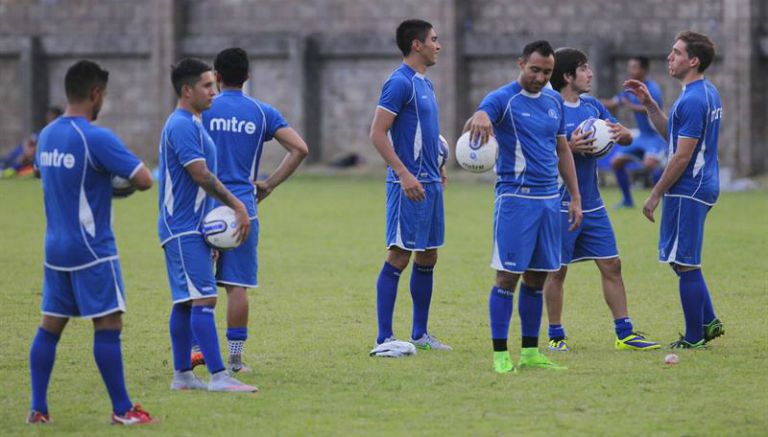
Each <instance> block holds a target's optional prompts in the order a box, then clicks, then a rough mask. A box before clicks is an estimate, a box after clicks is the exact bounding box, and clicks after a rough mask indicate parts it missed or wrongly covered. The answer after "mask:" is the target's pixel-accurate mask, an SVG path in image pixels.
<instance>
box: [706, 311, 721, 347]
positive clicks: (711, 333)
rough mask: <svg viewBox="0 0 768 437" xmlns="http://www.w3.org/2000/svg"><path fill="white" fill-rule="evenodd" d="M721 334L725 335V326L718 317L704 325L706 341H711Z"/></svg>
mask: <svg viewBox="0 0 768 437" xmlns="http://www.w3.org/2000/svg"><path fill="white" fill-rule="evenodd" d="M721 335H725V326H723V322H721V321H720V319H718V318H717V317H715V318H714V319H712V321H711V322H709V323H707V324H706V325H704V343H709V342H710V341H712V340H714V339H716V338H717V337H720V336H721Z"/></svg>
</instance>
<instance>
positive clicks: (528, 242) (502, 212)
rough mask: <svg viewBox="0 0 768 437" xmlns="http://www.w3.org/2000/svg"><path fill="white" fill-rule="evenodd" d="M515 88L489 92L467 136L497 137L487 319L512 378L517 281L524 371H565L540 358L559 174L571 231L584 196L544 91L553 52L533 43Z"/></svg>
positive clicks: (554, 251) (500, 365) (555, 250)
mask: <svg viewBox="0 0 768 437" xmlns="http://www.w3.org/2000/svg"><path fill="white" fill-rule="evenodd" d="M517 64H518V66H519V67H520V75H519V76H518V78H517V80H516V81H514V82H511V83H509V84H507V85H504V86H502V87H501V88H499V89H497V90H495V91H493V92H491V93H490V94H488V95H487V96H485V98H484V99H483V101H482V102H481V103H480V107H479V108H478V109H477V112H475V114H474V115H473V116H472V117H471V118H470V119H469V120H468V121H467V124H466V125H465V130H470V131H471V133H472V134H471V135H472V136H471V137H472V139H473V141H474V140H478V139H479V142H480V144H485V143H486V142H487V141H488V137H490V136H491V135H495V136H496V140H497V141H498V143H499V159H498V161H497V162H496V173H497V179H496V206H495V211H494V224H493V240H494V241H493V255H492V260H491V267H492V268H493V269H495V270H496V284H495V285H494V286H493V288H491V295H490V299H489V304H488V306H489V312H490V320H491V338H492V340H493V351H494V353H493V367H494V370H495V371H496V372H499V373H507V372H511V371H514V370H515V366H514V364H513V363H512V360H511V358H510V356H509V352H508V350H507V337H508V335H509V324H510V320H511V317H512V298H513V297H514V292H515V287H516V286H517V281H518V279H519V278H520V276H521V275H522V276H523V282H522V284H521V285H520V298H519V302H518V308H519V313H520V324H521V325H522V351H521V353H520V362H519V365H520V367H521V368H546V369H564V367H563V366H559V365H557V364H555V363H553V362H551V361H550V360H549V359H548V358H547V357H546V356H545V355H543V354H541V353H540V352H539V348H538V342H539V328H540V325H541V315H542V309H543V304H544V300H543V296H542V289H543V287H544V281H545V279H546V277H547V272H552V271H557V270H559V269H560V246H561V243H560V239H561V232H560V208H559V206H560V193H559V192H558V171H559V174H560V175H561V176H562V178H563V180H564V181H565V185H566V187H567V189H568V191H569V192H570V193H571V198H572V201H571V202H570V204H569V205H568V221H569V223H570V227H569V229H568V230H569V231H573V230H574V229H576V228H577V227H578V226H579V224H580V223H581V194H580V192H579V186H578V184H577V181H576V171H575V169H574V165H573V155H572V153H571V150H570V148H569V147H568V142H567V140H566V136H565V134H566V130H565V121H564V118H563V98H562V97H560V94H558V93H557V92H556V91H553V90H552V89H549V88H546V85H547V82H548V81H549V79H550V77H551V76H552V70H553V69H554V67H555V57H554V51H553V50H552V46H551V45H550V44H549V43H548V42H547V41H534V42H532V43H529V44H528V45H526V46H525V48H524V49H523V54H522V55H521V56H520V58H518V60H517Z"/></svg>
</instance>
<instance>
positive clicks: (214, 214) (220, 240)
mask: <svg viewBox="0 0 768 437" xmlns="http://www.w3.org/2000/svg"><path fill="white" fill-rule="evenodd" d="M235 231H237V219H236V218H235V211H234V210H233V209H232V208H230V207H228V206H219V207H217V208H214V209H212V210H211V211H210V212H209V213H208V214H206V215H205V218H204V219H203V237H204V238H205V241H206V243H208V245H209V246H211V247H214V248H216V249H219V250H229V249H234V248H235V247H237V246H239V245H240V243H239V242H238V241H237V238H235Z"/></svg>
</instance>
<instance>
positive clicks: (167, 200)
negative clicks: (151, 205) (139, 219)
mask: <svg viewBox="0 0 768 437" xmlns="http://www.w3.org/2000/svg"><path fill="white" fill-rule="evenodd" d="M165 151H166V154H167V153H168V148H167V147H166V149H165ZM167 159H168V158H167V155H166V160H167ZM163 206H164V207H165V212H166V213H168V215H169V216H173V179H171V172H170V171H168V165H167V164H166V166H165V193H163ZM167 225H168V224H167V223H166V226H167ZM169 230H170V228H169Z"/></svg>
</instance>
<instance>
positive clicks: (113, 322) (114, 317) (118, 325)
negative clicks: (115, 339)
mask: <svg viewBox="0 0 768 437" xmlns="http://www.w3.org/2000/svg"><path fill="white" fill-rule="evenodd" d="M93 328H94V329H95V330H97V331H102V330H110V331H115V330H120V329H123V313H121V312H117V313H112V314H108V315H106V316H104V317H97V318H95V319H93Z"/></svg>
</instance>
